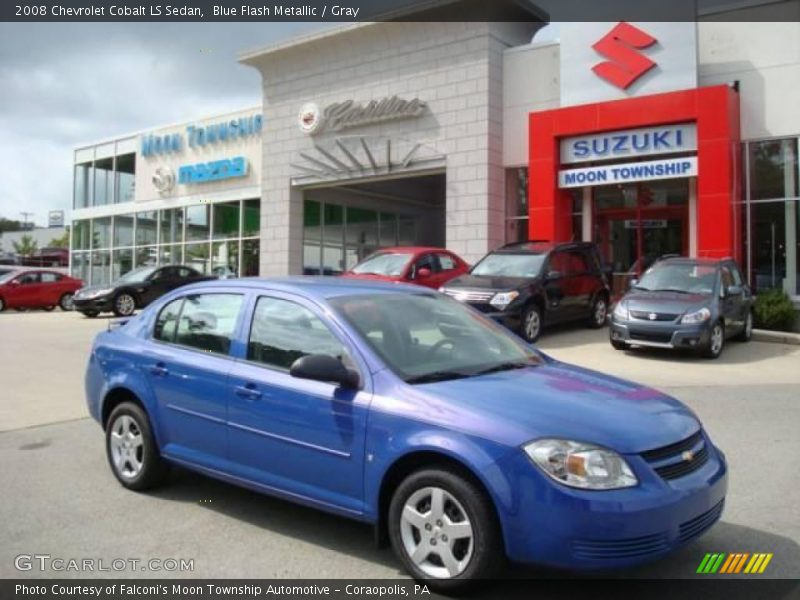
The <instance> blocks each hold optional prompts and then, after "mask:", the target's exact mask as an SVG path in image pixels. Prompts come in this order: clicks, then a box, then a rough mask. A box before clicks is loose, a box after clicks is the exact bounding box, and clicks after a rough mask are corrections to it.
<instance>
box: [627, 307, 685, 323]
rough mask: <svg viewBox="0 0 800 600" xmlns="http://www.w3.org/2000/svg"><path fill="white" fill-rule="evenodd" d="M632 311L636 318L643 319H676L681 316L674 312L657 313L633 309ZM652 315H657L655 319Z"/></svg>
mask: <svg viewBox="0 0 800 600" xmlns="http://www.w3.org/2000/svg"><path fill="white" fill-rule="evenodd" d="M630 313H631V316H632V317H633V318H634V319H641V320H642V321H674V320H675V319H677V318H678V316H679V315H676V314H672V313H657V312H649V311H646V310H632V311H630ZM650 315H655V319H651V318H650Z"/></svg>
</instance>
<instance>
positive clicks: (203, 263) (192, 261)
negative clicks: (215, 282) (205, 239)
mask: <svg viewBox="0 0 800 600" xmlns="http://www.w3.org/2000/svg"><path fill="white" fill-rule="evenodd" d="M209 262H210V261H209V256H208V244H207V243H204V244H186V246H184V259H183V263H184V264H185V265H188V266H190V267H194V268H195V269H197V270H198V271H200V272H201V273H208V272H209V271H210V270H211V265H210V264H209Z"/></svg>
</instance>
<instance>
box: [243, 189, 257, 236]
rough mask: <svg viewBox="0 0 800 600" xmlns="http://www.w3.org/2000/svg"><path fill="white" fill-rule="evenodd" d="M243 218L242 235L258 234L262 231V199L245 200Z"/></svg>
mask: <svg viewBox="0 0 800 600" xmlns="http://www.w3.org/2000/svg"><path fill="white" fill-rule="evenodd" d="M243 206H244V215H243V218H242V237H250V236H257V235H258V234H259V232H260V231H261V200H260V199H258V198H256V199H254V200H245V201H244V202H243Z"/></svg>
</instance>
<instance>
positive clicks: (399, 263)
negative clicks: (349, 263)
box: [353, 252, 412, 277]
mask: <svg viewBox="0 0 800 600" xmlns="http://www.w3.org/2000/svg"><path fill="white" fill-rule="evenodd" d="M411 256H412V255H411V254H402V253H395V252H381V253H379V254H373V255H372V256H369V257H367V258H366V259H364V260H363V261H362V262H360V263H359V264H357V265H356V266H355V267H353V273H358V274H359V275H366V274H369V275H389V276H392V277H397V276H399V275H402V274H403V270H404V269H405V268H406V265H407V264H408V261H409V260H411Z"/></svg>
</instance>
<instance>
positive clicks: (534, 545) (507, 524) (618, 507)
mask: <svg viewBox="0 0 800 600" xmlns="http://www.w3.org/2000/svg"><path fill="white" fill-rule="evenodd" d="M706 442H707V444H708V446H709V448H710V449H711V452H710V458H709V460H708V461H707V462H706V463H705V464H703V466H702V467H700V468H699V469H697V470H696V471H694V472H692V473H690V474H688V475H685V476H683V477H679V478H677V479H672V480H665V479H662V478H661V477H660V476H659V475H657V474H656V473H655V472H654V471H653V470H652V469H651V468H650V467H649V465H648V464H647V463H646V462H645V461H644V459H643V458H642V457H641V456H639V455H626V456H625V458H626V460H628V462H629V464H630V465H631V468H633V469H634V471H635V472H636V474H637V477H638V478H639V484H638V485H637V486H635V487H632V488H626V489H621V490H611V491H589V490H579V489H574V488H569V487H566V486H563V485H560V484H558V483H556V482H553V481H552V480H550V479H549V478H548V477H547V476H546V475H544V473H541V472H540V471H539V470H538V469H537V468H536V467H535V466H534V465H533V464H532V463H531V462H530V461H529V460H528V459H527V457H526V456H524V454H523V453H522V452H519V453H515V456H514V457H511V458H509V459H508V460H509V461H510V462H513V463H515V464H513V465H511V464H508V465H505V467H506V468H511V469H512V470H514V471H516V472H517V474H518V485H519V486H520V494H519V496H518V500H519V503H518V505H517V506H516V507H515V509H514V510H513V512H512V514H507V515H505V518H503V525H504V536H505V539H506V551H507V554H508V557H509V559H511V560H512V561H515V562H520V563H531V564H543V565H550V566H553V567H559V568H568V569H607V568H622V567H629V566H634V565H637V564H641V563H645V562H649V561H652V560H655V559H657V558H660V557H662V556H665V555H667V554H670V553H671V552H674V551H675V550H677V549H678V548H681V547H682V546H684V545H686V544H688V543H689V542H691V541H692V540H694V539H696V538H697V537H699V536H700V535H701V534H703V533H704V532H706V531H707V530H708V529H709V528H710V527H711V526H712V525H714V524H715V523H716V522H717V521H718V520H719V518H720V516H721V515H722V511H723V508H724V502H725V494H726V492H727V464H726V461H725V457H724V455H723V454H722V452H720V451H719V450H717V449H716V448H715V447H713V445H711V443H710V441H708V439H707V438H706Z"/></svg>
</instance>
